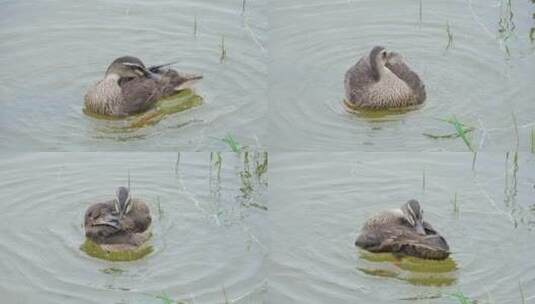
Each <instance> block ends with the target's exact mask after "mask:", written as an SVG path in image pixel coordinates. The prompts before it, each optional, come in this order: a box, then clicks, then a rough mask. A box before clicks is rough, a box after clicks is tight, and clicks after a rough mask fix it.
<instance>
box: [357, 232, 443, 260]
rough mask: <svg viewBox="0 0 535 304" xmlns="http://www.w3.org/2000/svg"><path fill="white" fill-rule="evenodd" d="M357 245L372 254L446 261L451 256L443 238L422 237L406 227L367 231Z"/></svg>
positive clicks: (433, 236)
mask: <svg viewBox="0 0 535 304" xmlns="http://www.w3.org/2000/svg"><path fill="white" fill-rule="evenodd" d="M433 231H434V230H433ZM435 232H436V231H435ZM355 245H357V246H358V247H361V248H363V249H366V250H368V251H370V252H391V253H393V254H395V255H408V256H415V257H419V258H425V259H445V258H447V257H448V255H449V246H448V244H447V243H446V240H445V239H444V238H443V237H442V236H440V235H438V234H432V235H428V236H424V235H420V234H418V233H416V231H414V229H411V228H408V227H407V226H404V225H399V226H391V227H388V228H386V227H385V228H383V229H377V230H372V231H365V232H363V233H362V234H361V235H360V236H359V238H358V239H357V241H356V242H355Z"/></svg>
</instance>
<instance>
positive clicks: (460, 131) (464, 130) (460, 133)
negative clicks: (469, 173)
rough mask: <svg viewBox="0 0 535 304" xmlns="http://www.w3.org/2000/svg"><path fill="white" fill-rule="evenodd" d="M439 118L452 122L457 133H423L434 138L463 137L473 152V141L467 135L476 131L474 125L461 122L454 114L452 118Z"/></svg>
mask: <svg viewBox="0 0 535 304" xmlns="http://www.w3.org/2000/svg"><path fill="white" fill-rule="evenodd" d="M439 120H440V121H444V122H447V123H449V124H451V125H452V126H453V127H454V128H455V133H451V134H442V135H436V134H430V133H422V135H424V136H427V137H430V138H433V139H443V138H459V137H460V138H462V140H463V141H464V143H465V144H466V146H467V147H468V149H470V151H471V152H474V149H473V148H472V142H471V141H470V140H469V139H468V137H467V134H468V133H470V132H472V131H474V128H473V127H469V126H467V125H466V124H464V123H461V122H459V120H458V119H457V117H455V116H453V117H452V118H450V119H439Z"/></svg>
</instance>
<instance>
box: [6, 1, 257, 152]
mask: <svg viewBox="0 0 535 304" xmlns="http://www.w3.org/2000/svg"><path fill="white" fill-rule="evenodd" d="M0 6H1V9H0V41H2V43H1V44H0V65H2V69H0V104H1V106H2V110H1V111H0V142H1V144H0V145H1V146H2V148H6V149H10V150H18V151H20V150H26V151H27V150H30V151H104V150H112V151H118V150H119V151H131V150H134V151H139V150H142V151H155V150H156V151H170V150H181V151H194V150H204V151H206V150H218V149H223V148H224V144H223V143H222V142H221V141H220V138H222V137H224V136H225V135H226V134H227V133H230V134H232V135H233V136H234V137H236V138H237V139H238V140H239V141H240V142H242V143H244V144H248V145H252V146H255V145H257V144H258V142H259V139H258V138H260V137H261V136H262V134H263V132H264V129H265V126H264V123H263V122H262V117H263V116H264V113H265V111H266V108H267V100H266V97H265V95H266V94H265V91H266V88H267V84H266V77H267V76H266V75H267V74H266V73H267V66H266V62H267V53H266V50H265V49H264V46H263V45H264V43H265V40H266V35H265V33H266V27H267V17H266V13H265V1H247V6H246V9H245V11H243V8H242V0H232V1H224V2H223V1H214V0H202V1H198V0H191V1H112V2H110V1H96V2H95V1H90V2H88V1H1V2H0ZM242 11H243V12H242ZM195 20H196V22H195ZM195 23H196V26H195ZM195 28H196V34H195V35H194V32H195ZM223 37H224V45H225V50H226V54H227V56H226V59H225V60H224V61H223V62H220V57H221V44H222V39H223ZM127 54H128V55H134V56H137V57H139V58H141V59H142V60H143V61H144V62H145V63H147V64H149V65H150V64H162V63H166V62H170V61H174V60H179V62H178V64H176V65H175V66H174V67H175V68H176V69H178V70H180V71H184V72H190V73H200V74H202V75H203V76H204V79H203V80H202V81H201V82H199V84H198V85H197V92H198V93H199V94H200V95H201V96H202V97H204V104H203V105H202V106H200V107H198V108H194V109H191V110H188V111H186V112H182V113H178V114H175V115H172V116H170V117H167V118H166V119H165V120H164V121H162V122H161V123H159V124H158V125H156V126H154V127H148V128H142V129H139V130H135V131H133V132H119V131H117V130H116V128H113V126H115V124H112V123H110V122H108V121H105V120H98V119H94V118H91V117H88V116H86V115H84V114H83V112H82V107H83V96H84V94H85V91H86V90H87V88H88V87H89V86H90V85H91V84H93V83H94V82H96V81H98V80H100V79H101V78H102V76H103V75H104V72H105V71H106V68H107V66H108V65H109V64H110V63H111V61H113V59H115V58H117V57H120V56H123V55H127Z"/></svg>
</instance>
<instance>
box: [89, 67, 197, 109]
mask: <svg viewBox="0 0 535 304" xmlns="http://www.w3.org/2000/svg"><path fill="white" fill-rule="evenodd" d="M165 66H167V65H162V66H152V67H148V68H147V67H145V65H144V64H143V62H142V61H141V60H139V59H138V58H136V57H132V56H124V57H120V58H117V59H116V60H115V61H113V62H112V64H111V65H110V66H109V67H108V69H107V70H106V74H105V75H104V79H102V80H100V81H99V82H97V83H96V84H94V85H93V86H91V87H90V88H89V90H88V91H87V93H86V95H85V97H84V104H85V110H86V111H88V112H90V113H94V114H100V115H106V116H113V117H126V116H129V115H132V114H137V113H141V112H144V111H147V110H148V109H150V108H151V107H152V106H154V104H155V103H156V102H157V101H158V100H160V99H162V98H165V97H168V96H171V95H173V94H175V93H176V92H177V91H179V90H181V89H184V88H185V87H187V86H188V85H189V84H191V83H192V82H193V81H195V80H198V79H201V78H202V77H201V76H196V75H181V74H179V73H178V72H177V71H175V70H173V69H169V68H164V67H165Z"/></svg>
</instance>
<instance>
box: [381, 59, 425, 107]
mask: <svg viewBox="0 0 535 304" xmlns="http://www.w3.org/2000/svg"><path fill="white" fill-rule="evenodd" d="M385 66H386V67H387V68H388V69H389V70H390V71H392V73H394V74H395V75H396V76H398V77H399V78H400V79H401V80H403V81H404V82H405V83H406V84H407V85H408V86H409V87H410V88H411V89H412V90H413V91H414V93H415V94H416V95H417V101H418V103H422V102H424V100H425V98H426V93H425V85H424V83H423V82H422V80H420V77H419V76H418V74H416V73H415V72H413V71H412V70H411V68H409V66H408V65H407V64H405V62H403V60H396V61H394V62H390V61H389V62H387V63H386V65H385Z"/></svg>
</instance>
